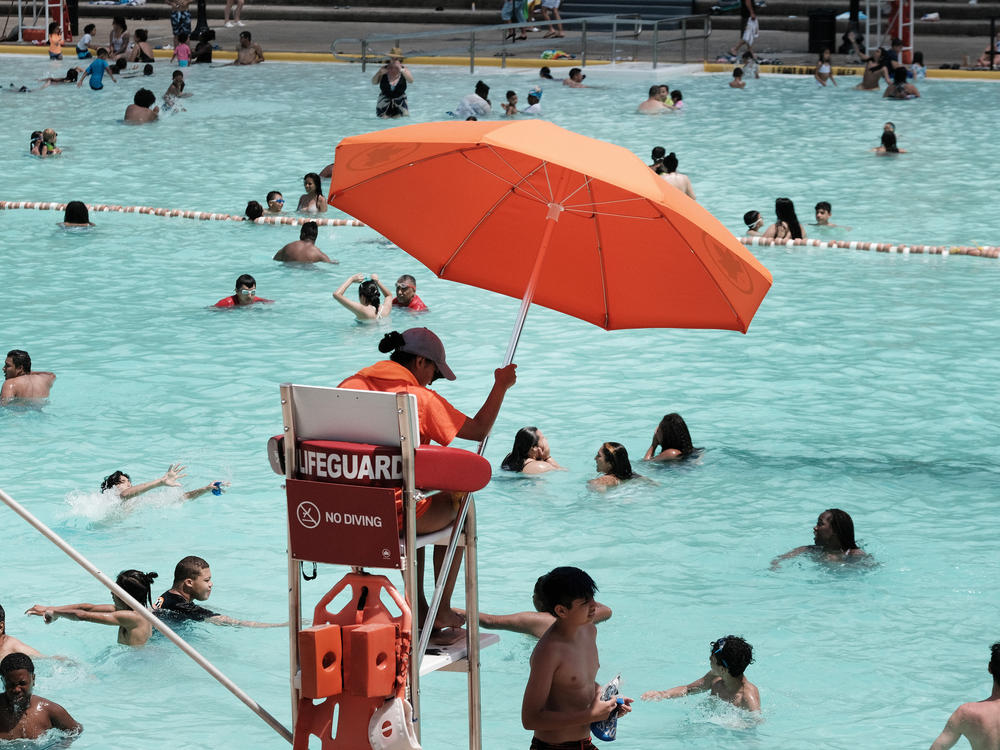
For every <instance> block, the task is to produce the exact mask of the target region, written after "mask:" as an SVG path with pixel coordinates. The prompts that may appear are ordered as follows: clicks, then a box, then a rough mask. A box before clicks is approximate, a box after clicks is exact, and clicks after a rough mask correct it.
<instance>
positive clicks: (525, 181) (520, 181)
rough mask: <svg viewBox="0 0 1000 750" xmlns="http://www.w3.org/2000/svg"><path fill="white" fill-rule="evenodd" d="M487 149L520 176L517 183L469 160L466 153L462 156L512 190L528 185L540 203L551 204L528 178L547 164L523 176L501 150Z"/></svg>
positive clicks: (542, 164) (491, 147) (538, 166)
mask: <svg viewBox="0 0 1000 750" xmlns="http://www.w3.org/2000/svg"><path fill="white" fill-rule="evenodd" d="M487 148H488V149H489V150H490V151H492V152H493V153H494V154H495V155H496V157H497V158H498V159H500V161H502V162H503V163H504V164H505V165H506V166H507V167H508V168H509V169H510V171H511V172H513V173H514V174H516V175H517V176H518V178H519V179H518V181H517V182H514V181H512V180H510V179H509V178H507V177H504V176H502V175H499V174H497V173H496V172H493V171H491V170H489V169H487V168H486V167H485V166H483V165H482V164H480V163H479V162H477V161H473V160H472V159H469V157H468V155H467V153H466V151H463V152H462V156H463V157H465V159H466V160H467V161H468V162H469V163H470V164H473V165H474V166H476V167H479V168H480V169H481V170H483V171H484V172H486V174H488V175H490V176H491V177H496V178H497V179H498V180H500V181H501V182H506V183H507V184H508V185H510V187H511V189H512V190H516V189H517V188H518V187H523V186H524V185H527V186H528V187H530V188H531V191H533V192H534V193H535V197H537V199H538V202H539V203H548V202H549V201H547V200H546V199H545V196H544V195H542V194H541V193H540V192H539V191H538V189H537V188H536V187H535V186H534V185H532V184H531V183H530V182H528V178H529V177H531V175H533V174H534V173H535V172H537V171H538V170H539V169H541V168H542V167H544V166H545V163H546V162H544V161H543V162H542V163H541V164H538V165H536V166H535V167H534V168H533V169H532V170H531V171H530V172H528V174H521V173H520V172H518V171H517V169H516V168H515V167H514V165H513V164H511V163H510V162H509V161H507V159H505V158H504V156H503V154H502V153H501V152H500V151H499V150H497V149H496V148H494V147H493V146H487ZM547 179H548V177H547V176H546V180H547ZM525 192H526V193H527V192H529V191H527V190H525ZM549 192H550V193H551V192H552V191H551V186H550V189H549ZM525 197H528V198H530V197H531V196H530V195H526V196H525Z"/></svg>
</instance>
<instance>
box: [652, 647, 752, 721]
mask: <svg viewBox="0 0 1000 750" xmlns="http://www.w3.org/2000/svg"><path fill="white" fill-rule="evenodd" d="M709 648H710V653H709V656H708V663H709V670H708V674H706V675H705V676H704V677H702V678H701V679H698V680H695V681H694V682H692V683H689V684H687V685H678V686H677V687H675V688H670V689H669V690H649V691H647V692H645V693H643V694H642V699H643V700H644V701H659V700H663V699H664V698H680V697H682V696H685V695H693V694H694V693H703V692H705V691H706V690H711V691H712V695H714V696H715V697H716V698H719V699H721V700H724V701H725V702H726V703H732V704H733V705H734V706H736V707H737V708H742V709H744V710H745V711H760V692H759V691H758V690H757V686H756V685H754V684H753V683H752V682H750V680H748V679H747V678H746V675H744V674H743V673H744V671H745V670H746V668H747V667H748V666H750V665H751V664H752V663H753V646H751V645H750V644H749V643H747V642H746V641H745V640H743V639H742V638H740V637H739V636H735V635H727V636H726V637H725V638H720V639H719V640H717V641H713V642H712V643H711V645H710V646H709Z"/></svg>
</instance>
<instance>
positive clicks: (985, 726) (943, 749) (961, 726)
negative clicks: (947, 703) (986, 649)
mask: <svg viewBox="0 0 1000 750" xmlns="http://www.w3.org/2000/svg"><path fill="white" fill-rule="evenodd" d="M986 670H987V671H988V672H989V673H990V674H991V675H993V690H992V692H991V693H990V697H989V698H985V699H983V700H981V701H976V702H975V703H963V704H962V705H961V706H959V707H958V708H956V709H955V712H954V713H953V714H952V715H951V716H950V717H949V718H948V723H947V724H945V725H944V730H943V731H942V732H941V734H939V735H938V738H937V739H936V740H934V744H933V745H931V750H949V748H951V747H954V746H955V743H956V742H958V741H959V740H960V739H961V738H962V737H965V739H967V740H968V741H969V745H970V746H971V747H972V750H996V748H998V747H1000V642H998V643H994V644H993V645H992V646H990V662H989V665H988V666H987V667H986Z"/></svg>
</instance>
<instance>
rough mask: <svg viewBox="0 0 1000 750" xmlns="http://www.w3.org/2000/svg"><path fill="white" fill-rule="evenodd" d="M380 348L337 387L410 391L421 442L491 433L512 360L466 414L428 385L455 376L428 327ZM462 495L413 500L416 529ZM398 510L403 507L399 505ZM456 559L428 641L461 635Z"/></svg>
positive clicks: (438, 521) (438, 564)
mask: <svg viewBox="0 0 1000 750" xmlns="http://www.w3.org/2000/svg"><path fill="white" fill-rule="evenodd" d="M378 349H379V351H380V352H382V353H383V354H385V353H389V352H391V354H390V355H389V360H388V361H385V360H383V361H381V362H376V363H375V364H374V365H371V366H370V367H366V368H364V369H362V370H360V371H359V372H357V373H356V374H354V375H352V376H351V377H349V378H347V379H346V380H344V381H343V382H342V383H340V385H339V386H337V387H338V388H353V389H355V390H359V391H382V392H386V393H412V394H413V395H414V396H415V397H416V399H417V415H418V420H419V423H420V444H421V445H427V444H428V443H430V442H431V441H434V442H435V443H438V444H440V445H448V444H449V443H451V441H452V440H454V439H455V438H462V439H463V440H473V441H477V442H478V441H480V440H483V439H484V438H485V437H486V436H487V435H489V434H490V430H491V429H492V428H493V423H494V422H496V418H497V414H498V413H499V412H500V406H501V405H502V404H503V400H504V396H506V395H507V391H508V390H509V389H510V388H511V387H512V386H513V385H514V383H515V382H517V372H516V370H517V365H515V364H513V363H511V364H509V365H507V366H506V367H500V368H497V369H496V370H494V371H493V387H492V388H491V389H490V392H489V395H488V396H487V397H486V400H485V401H484V402H483V405H482V406H481V407H480V408H479V411H477V412H476V416H474V417H468V416H466V415H465V414H463V413H462V412H460V411H459V410H458V409H456V408H455V407H454V406H452V405H451V404H450V403H448V401H447V400H446V399H445V398H444V397H443V396H441V395H439V394H438V393H437V392H436V391H432V390H431V389H430V388H428V387H427V386H429V385H430V384H431V383H433V382H434V381H435V380H437V379H438V378H445V379H447V380H455V373H454V372H452V370H451V368H450V367H449V366H448V362H447V361H446V359H445V351H444V344H442V343H441V339H439V338H438V337H437V336H436V335H435V334H434V332H433V331H431V330H430V329H429V328H410V329H408V330H406V331H403V332H402V333H399V331H392V332H391V333H387V334H386V335H385V336H383V337H382V341H381V342H380V343H379V345H378ZM461 499H462V496H461V495H456V494H452V493H448V492H439V493H437V494H435V495H432V496H431V497H426V498H422V499H420V500H419V501H418V502H417V507H416V515H417V529H416V531H417V534H429V533H431V532H433V531H439V530H440V529H443V528H445V527H446V526H449V525H450V524H451V523H452V522H453V521H454V520H455V516H456V514H457V512H458V507H459V502H460V501H461ZM397 512H401V508H400V507H399V506H397ZM445 551H446V550H445V548H444V547H435V548H434V571H435V576H436V577H437V578H438V579H440V577H441V575H442V572H441V568H442V567H443V564H444V553H445ZM423 561H424V555H423V548H421V549H420V550H418V552H417V576H418V579H419V582H418V586H417V592H418V596H419V600H418V609H417V611H418V616H419V617H420V619H421V620H423V618H424V617H425V616H426V613H427V610H428V606H427V599H426V597H425V596H424V587H423V571H424V564H423ZM458 562H459V561H458V559H457V558H456V560H455V564H453V565H452V567H451V570H450V571H449V572H448V575H447V578H446V583H445V586H444V596H443V598H442V599H441V606H440V608H439V609H438V613H437V618H436V619H435V621H434V624H433V630H434V635H432V637H431V640H432V642H437V643H454V642H455V641H457V640H459V639H460V638H462V637H463V636H464V631H463V630H462V629H461V626H462V625H464V624H465V618H464V617H463V616H462V615H460V614H459V613H458V612H456V611H455V610H454V609H452V607H451V595H452V592H453V591H454V588H455V581H456V579H457V577H458V569H459V564H458Z"/></svg>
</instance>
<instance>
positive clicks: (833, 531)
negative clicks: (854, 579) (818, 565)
mask: <svg viewBox="0 0 1000 750" xmlns="http://www.w3.org/2000/svg"><path fill="white" fill-rule="evenodd" d="M802 554H809V555H811V556H813V557H814V558H815V559H816V560H818V561H822V562H835V563H841V562H848V561H850V560H852V559H854V558H858V559H860V560H864V559H866V558H868V553H866V552H865V551H864V550H863V549H861V548H860V547H859V546H858V543H857V541H856V540H855V539H854V520H853V519H852V518H851V516H850V515H849V514H848V513H847V512H846V511H843V510H841V509H840V508H827V509H826V510H824V511H823V512H822V513H820V514H819V518H817V519H816V525H815V526H813V544H809V545H805V546H802V547H796V548H795V549H793V550H790V551H789V552H786V553H785V554H783V555H779V556H778V557H776V558H774V559H773V560H772V561H771V570H777V569H778V567H779V566H780V565H781V563H782V561H784V560H788V559H789V558H792V557H798V556H799V555H802Z"/></svg>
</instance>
